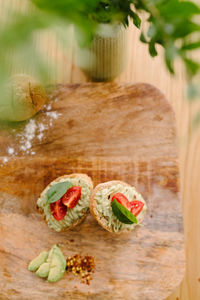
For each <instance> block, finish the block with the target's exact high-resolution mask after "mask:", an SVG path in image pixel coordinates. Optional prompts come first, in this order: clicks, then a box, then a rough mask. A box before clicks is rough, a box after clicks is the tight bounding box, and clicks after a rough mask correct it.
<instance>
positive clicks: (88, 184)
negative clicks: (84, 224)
mask: <svg viewBox="0 0 200 300" xmlns="http://www.w3.org/2000/svg"><path fill="white" fill-rule="evenodd" d="M92 189H93V182H92V180H91V178H90V177H88V176H87V175H85V174H71V175H64V176H61V177H59V178H57V179H55V180H54V181H52V182H51V183H50V184H49V185H48V186H47V187H46V188H45V190H44V191H43V192H42V193H41V195H40V198H39V199H38V200H37V207H38V209H39V212H40V213H41V214H42V215H43V218H44V220H45V221H46V223H47V225H48V226H49V227H50V228H51V229H53V230H55V231H63V230H67V229H69V228H71V227H74V226H76V225H77V224H79V223H80V222H81V221H82V220H83V219H84V218H85V216H86V215H87V212H88V211H89V199H90V196H91V192H92Z"/></svg>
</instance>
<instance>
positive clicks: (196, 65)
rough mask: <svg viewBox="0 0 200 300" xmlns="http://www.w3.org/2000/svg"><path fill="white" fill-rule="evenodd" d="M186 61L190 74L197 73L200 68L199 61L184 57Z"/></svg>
mask: <svg viewBox="0 0 200 300" xmlns="http://www.w3.org/2000/svg"><path fill="white" fill-rule="evenodd" d="M184 62H185V65H186V69H187V71H188V74H189V75H191V76H194V75H195V74H197V72H198V71H199V68H200V64H199V63H197V62H195V61H194V60H192V59H189V58H184Z"/></svg>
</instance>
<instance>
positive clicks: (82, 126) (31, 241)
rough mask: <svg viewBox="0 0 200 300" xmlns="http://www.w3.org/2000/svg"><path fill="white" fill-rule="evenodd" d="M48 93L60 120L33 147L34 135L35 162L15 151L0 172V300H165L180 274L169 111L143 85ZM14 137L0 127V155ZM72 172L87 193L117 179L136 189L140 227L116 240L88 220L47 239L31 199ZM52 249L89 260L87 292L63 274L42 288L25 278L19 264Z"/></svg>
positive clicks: (23, 266)
mask: <svg viewBox="0 0 200 300" xmlns="http://www.w3.org/2000/svg"><path fill="white" fill-rule="evenodd" d="M51 95H53V98H54V99H56V101H54V100H52V111H54V112H60V113H61V116H60V117H59V118H58V119H57V120H56V121H55V124H54V127H53V128H50V129H49V130H47V131H46V134H45V138H44V139H43V140H42V142H40V143H38V140H37V137H36V138H35V140H33V141H32V144H33V146H32V149H33V150H34V151H35V152H36V154H35V155H34V156H30V155H26V156H25V155H24V154H23V155H21V154H20V149H19V150H18V153H19V155H18V157H13V158H11V159H10V160H9V162H8V163H7V164H6V165H4V166H2V167H1V169H0V180H1V187H0V190H1V203H0V206H1V212H0V224H1V227H0V229H1V247H0V253H1V260H0V261H1V263H0V264H1V272H2V274H1V286H0V290H1V294H0V295H1V297H2V299H7V298H6V297H7V295H9V299H19V298H20V299H27V298H28V297H30V295H31V297H32V299H44V298H47V297H48V299H55V297H57V298H58V299H62V298H63V299H64V298H66V297H69V295H70V299H87V297H88V294H89V295H90V299H102V298H103V299H110V297H111V295H112V297H113V298H114V299H130V295H132V296H131V299H135V300H140V299H144V300H145V299H146V300H154V299H157V300H159V299H164V298H166V297H167V296H168V295H169V294H170V293H171V292H172V291H173V290H174V288H175V287H176V286H177V285H178V284H179V283H180V281H181V280H182V278H183V275H184V269H185V256H184V238H183V224H182V213H181V201H180V198H179V170H178V162H177V151H176V132H175V118H174V113H173V111H172V109H171V107H170V105H169V103H168V102H167V101H166V100H165V98H164V96H163V94H162V93H161V92H160V91H159V90H157V89H156V88H154V87H153V86H151V85H148V84H137V85H117V84H92V83H87V84H81V85H80V84H76V85H69V86H63V85H59V86H56V87H55V88H54V89H53V90H52V91H51ZM44 116H45V114H44V111H43V112H41V113H39V114H38V115H37V117H36V122H42V121H43V122H44V125H45V118H44ZM22 126H26V124H23V125H22ZM21 129H22V128H18V130H19V131H20V130H21ZM17 134H18V131H16V132H15V135H9V134H7V135H6V129H1V132H0V143H1V145H2V147H1V150H0V154H1V157H3V156H4V155H5V154H6V149H7V146H8V144H7V143H8V140H9V144H11V145H12V143H13V144H15V145H16V144H17ZM15 149H17V148H15ZM75 172H78V173H86V174H88V175H89V176H91V177H92V179H93V181H94V184H95V185H96V184H98V183H100V182H105V181H108V180H112V179H119V180H123V181H125V182H127V183H130V184H132V185H134V186H136V188H137V189H138V190H139V191H140V192H141V193H142V194H143V196H144V198H145V199H146V201H147V206H148V208H149V209H148V214H147V217H146V219H145V222H144V224H145V226H144V227H141V228H138V229H137V230H136V232H134V233H127V234H124V235H122V236H121V235H120V237H116V236H115V235H112V234H110V233H108V232H106V231H105V230H103V228H101V227H100V226H99V225H98V224H97V222H96V221H95V219H94V218H92V216H88V218H87V219H86V221H85V222H84V223H83V224H82V225H80V226H77V227H76V228H74V229H73V230H69V231H68V232H66V233H60V234H58V233H56V232H52V231H51V230H50V229H49V228H48V227H47V226H46V224H45V223H44V222H43V220H42V218H41V216H40V215H38V213H37V211H36V200H37V197H38V195H39V194H40V192H41V191H42V190H43V189H44V187H45V186H46V185H47V184H48V183H49V182H51V181H52V180H53V179H55V178H56V177H58V176H60V175H63V174H70V173H75ZM72 238H73V239H74V240H75V242H74V244H73V243H70V242H69V241H70V239H72ZM54 243H61V244H62V245H63V246H64V248H63V252H64V254H65V255H71V254H73V253H74V252H77V249H78V252H80V253H83V254H87V253H88V254H90V255H93V256H94V257H95V260H96V265H97V269H96V272H95V274H94V279H93V281H92V283H91V286H90V287H86V286H84V285H83V284H80V283H79V282H78V281H77V280H76V279H74V280H72V279H71V280H70V281H69V278H68V275H65V277H64V279H62V280H61V281H60V282H59V283H57V284H56V285H49V284H47V283H45V282H42V281H41V279H38V278H36V277H35V276H34V274H32V273H30V272H28V271H27V264H28V262H29V261H30V260H31V259H32V258H33V257H34V256H35V255H37V253H38V252H40V251H41V250H42V249H44V248H45V249H48V248H50V247H51V246H52V244H54ZM16 273H17V281H16ZM8 277H9V280H8ZM99 283H101V284H99ZM75 285H76V286H77V289H76V288H75V287H74V286H75Z"/></svg>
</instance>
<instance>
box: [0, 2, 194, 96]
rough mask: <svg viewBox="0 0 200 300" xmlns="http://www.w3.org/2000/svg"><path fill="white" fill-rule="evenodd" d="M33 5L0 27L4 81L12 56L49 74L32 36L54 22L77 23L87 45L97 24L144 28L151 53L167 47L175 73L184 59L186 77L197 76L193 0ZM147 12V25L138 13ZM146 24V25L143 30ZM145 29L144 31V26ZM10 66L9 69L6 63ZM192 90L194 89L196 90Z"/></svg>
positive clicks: (167, 58) (0, 74)
mask: <svg viewBox="0 0 200 300" xmlns="http://www.w3.org/2000/svg"><path fill="white" fill-rule="evenodd" d="M28 1H30V2H32V4H33V5H34V7H35V9H32V10H31V11H30V12H27V13H20V12H12V13H11V14H10V17H9V21H8V23H7V24H5V25H6V26H5V25H4V26H3V25H2V26H1V27H0V45H1V47H0V64H1V68H0V83H1V82H3V81H4V79H5V78H6V75H8V74H9V67H10V66H11V65H12V63H13V62H12V55H9V54H10V53H13V51H14V52H15V56H16V57H17V59H18V61H19V62H20V63H21V64H22V65H26V64H27V63H29V61H30V60H32V61H34V64H33V65H34V71H35V74H36V75H37V76H38V77H40V78H43V79H45V78H46V63H45V59H44V58H42V57H41V55H40V53H39V52H37V50H36V49H35V48H34V34H35V32H37V31H38V30H42V29H45V28H52V27H53V26H62V27H64V26H66V25H69V24H74V26H75V28H76V30H77V31H78V32H79V36H80V37H81V40H80V42H81V43H82V44H83V45H87V44H89V42H90V41H91V40H92V37H93V35H94V34H95V30H96V27H97V26H98V23H111V24H113V23H123V24H124V26H128V25H129V22H133V23H134V25H135V26H136V27H137V28H139V29H140V30H141V35H140V40H141V41H142V42H143V43H146V44H147V45H148V49H149V53H150V55H151V56H153V57H154V56H156V55H157V45H161V46H162V47H163V48H164V59H165V63H166V66H167V68H168V70H169V71H170V72H171V73H172V74H174V73H175V70H174V61H175V59H176V58H178V57H179V58H180V59H181V60H182V61H183V63H184V65H185V68H186V72H187V76H188V78H189V79H191V78H192V77H193V76H195V75H196V74H197V73H198V71H199V69H200V64H199V62H198V61H195V60H193V59H192V58H191V55H190V53H191V52H193V51H194V50H196V49H200V8H199V7H198V5H197V4H195V3H193V2H191V1H180V0H56V1H49V0H28ZM141 12H145V16H146V20H147V23H148V26H146V25H145V26H142V25H143V24H142V21H141V19H140V17H139V15H140V14H141ZM141 28H142V29H141ZM144 28H145V29H144ZM8 66H9V67H8ZM192 93H193V94H194V89H193V90H192Z"/></svg>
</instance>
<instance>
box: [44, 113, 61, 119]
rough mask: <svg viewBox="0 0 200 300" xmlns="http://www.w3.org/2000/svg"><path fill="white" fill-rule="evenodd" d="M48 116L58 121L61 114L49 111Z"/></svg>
mask: <svg viewBox="0 0 200 300" xmlns="http://www.w3.org/2000/svg"><path fill="white" fill-rule="evenodd" d="M46 115H47V116H48V117H50V118H52V119H54V120H56V119H58V117H59V116H60V114H59V113H57V112H56V111H47V112H46Z"/></svg>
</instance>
